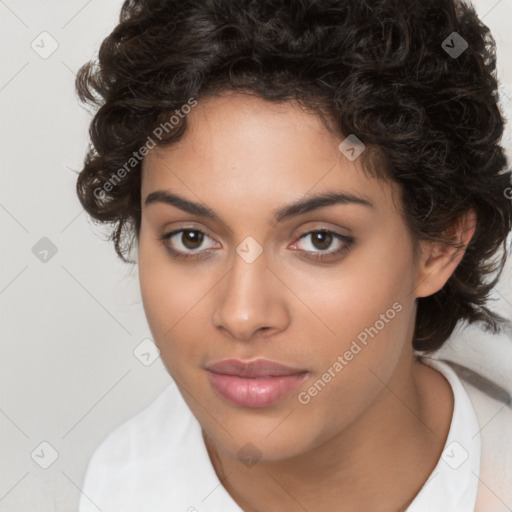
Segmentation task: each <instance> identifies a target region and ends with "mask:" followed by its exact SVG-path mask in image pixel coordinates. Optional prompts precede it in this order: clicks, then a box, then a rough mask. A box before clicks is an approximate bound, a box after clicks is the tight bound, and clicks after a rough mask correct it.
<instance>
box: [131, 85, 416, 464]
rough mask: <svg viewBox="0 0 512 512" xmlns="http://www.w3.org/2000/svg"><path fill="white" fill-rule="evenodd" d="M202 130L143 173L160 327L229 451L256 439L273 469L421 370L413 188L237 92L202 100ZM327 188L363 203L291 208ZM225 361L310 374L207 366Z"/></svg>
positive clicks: (169, 360) (175, 367)
mask: <svg viewBox="0 0 512 512" xmlns="http://www.w3.org/2000/svg"><path fill="white" fill-rule="evenodd" d="M188 123H189V124H188V128H187V132H186V134H185V136H184V138H183V139H182V140H181V141H180V142H178V143H176V144H174V145H172V146H170V147H168V148H165V149H160V148H156V149H154V150H152V151H150V153H149V154H148V156H147V157H146V158H145V161H144V164H143V176H142V223H141V229H140V237H139V276H140V284H141V292H142V298H143V303H144V308H145V312H146V315H147V319H148V323H149V327H150V329H151V332H152V334H153V337H154V340H155V343H156V344H157V346H158V347H159V349H160V351H161V357H162V360H163V362H164V364H165V366H166V367H167V369H168V371H169V373H170V374H171V376H172V377H173V378H174V379H175V381H176V383H177V385H178V388H179V389H180V391H181V393H182V395H183V398H184V399H185V401H186V402H187V404H188V406H189V407H190V409H191V410H192V412H193V413H194V415H195V416H196V418H197V419H198V420H199V422H200V423H201V425H202V427H203V430H204V431H205V432H206V433H207V435H208V436H209V437H210V438H211V439H212V440H213V441H214V442H215V443H216V444H217V446H219V447H221V448H222V449H223V450H224V451H225V453H227V454H229V455H231V456H232V457H234V458H236V457H238V458H241V457H242V456H243V455H244V450H245V449H246V448H244V449H242V448H243V447H244V446H245V445H246V443H248V442H250V443H252V444H253V445H254V446H255V447H256V448H253V449H257V450H258V457H261V458H262V459H266V460H279V459H285V458H289V457H293V456H295V455H299V454H301V453H305V452H307V451H308V450H311V449H312V448H315V447H318V446H320V445H321V444H323V443H324V442H326V441H328V440H329V439H331V438H333V436H335V435H337V434H339V433H340V432H341V431H343V429H345V428H346V427H347V426H348V425H349V424H350V423H352V422H353V421H354V420H356V419H357V418H358V417H360V416H361V415H362V414H363V413H364V411H365V409H366V408H367V407H368V406H369V405H370V404H371V402H372V401H373V400H374V399H375V398H376V397H377V396H378V394H379V393H380V392H381V390H382V389H383V387H384V386H385V384H386V383H387V382H389V381H390V379H391V377H392V375H393V374H394V372H396V371H398V369H399V368H400V367H401V366H402V367H404V365H410V363H411V351H412V348H411V338H412V333H413V326H414V317H415V311H416V310H415V297H416V295H415V286H416V281H417V265H416V261H415V259H414V255H413V245H412V240H411V237H410V234H409V232H408V230H407V228H406V225H405V224H404V222H403V220H402V218H401V216H400V214H399V211H398V210H397V209H396V205H395V203H397V204H398V201H394V199H393V197H398V189H397V188H395V186H394V185H393V186H392V185H390V184H387V183H384V182H381V181H378V180H376V179H374V178H369V177H366V176H365V175H364V173H363V171H362V169H361V161H360V158H356V159H355V160H353V161H352V160H351V159H350V158H348V157H347V156H345V155H348V156H349V157H351V158H352V154H351V152H350V150H349V152H345V154H343V152H342V151H341V150H340V149H339V148H338V146H339V144H340V143H341V142H343V140H344V139H343V138H342V137H338V136H335V135H334V134H332V133H330V132H329V131H327V130H326V128H325V127H324V126H323V125H322V123H321V121H320V120H319V118H318V117H317V116H315V115H312V114H309V113H305V112H304V111H301V110H300V109H299V108H298V107H297V106H296V105H295V104H294V103H286V104H281V105H275V104H271V103H269V102H265V101H264V100H262V99H259V98H256V97H254V96H252V97H249V96H242V95H238V94H233V93H231V94H225V95H223V96H221V97H215V98H212V97H211V98H208V99H204V100H201V101H200V102H199V103H198V104H197V106H196V107H195V108H193V109H192V111H191V112H190V113H189V114H188ZM355 154H356V153H355ZM155 192H161V194H159V195H155V194H154V193H155ZM327 193H330V194H344V195H346V196H353V199H354V198H358V199H357V200H356V199H354V200H347V201H344V202H337V203H334V204H329V205H328V204H326V203H324V204H323V206H321V207H316V208H314V209H309V208H302V209H301V208H292V209H288V208H290V205H292V204H294V203H297V202H304V201H308V200H311V199H312V198H313V197H317V196H321V195H325V194H327ZM151 194H153V195H152V196H151V197H152V200H150V201H149V202H148V203H146V198H148V196H150V195H151ZM165 194H173V195H175V196H179V197H180V198H182V199H183V201H187V203H186V204H191V203H197V204H198V205H201V207H202V208H208V209H209V210H210V211H211V212H213V213H214V216H207V215H201V214H199V213H198V212H196V213H191V212H190V211H186V210H185V209H184V208H180V207H178V206H177V203H176V202H173V201H172V200H170V199H169V200H168V201H166V200H165ZM171 203H173V204H171ZM317 206H318V204H317ZM283 211H285V212H287V214H286V215H285V214H278V213H277V212H283ZM276 215H277V219H276V218H275V216H276ZM180 230H187V231H182V232H180ZM319 231H320V233H319ZM321 231H324V232H323V233H322V232H321ZM171 232H175V234H173V235H172V236H171V237H168V238H167V240H164V241H163V242H162V241H161V240H160V239H161V237H163V236H164V235H166V234H168V233H171ZM171 251H173V252H171ZM174 251H175V253H174ZM185 256H188V257H187V258H185ZM320 256H322V259H318V257H320ZM226 359H238V360H242V361H252V360H256V359H268V360H271V361H273V362H276V363H280V364H283V365H287V366H290V367H292V368H294V369H296V370H298V371H300V372H302V373H301V374H300V375H298V376H297V375H292V376H290V375H288V376H287V377H283V376H282V372H281V373H280V372H275V373H277V374H279V373H280V375H281V377H276V376H274V377H270V378H269V377H267V378H257V379H256V378H252V379H248V378H241V377H233V376H231V377H226V376H219V375H218V374H217V376H216V377H215V375H212V373H211V372H210V371H208V370H207V367H209V366H210V365H212V364H213V363H216V362H219V361H221V360H226ZM261 373H265V370H263V371H262V372H261ZM267 373H270V372H267ZM295 373H297V372H295ZM241 449H242V451H240V450H241ZM245 455H246V454H245Z"/></svg>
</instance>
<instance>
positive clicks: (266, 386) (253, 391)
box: [208, 371, 307, 407]
mask: <svg viewBox="0 0 512 512" xmlns="http://www.w3.org/2000/svg"><path fill="white" fill-rule="evenodd" d="M306 375H307V373H300V374H296V375H281V376H276V377H260V378H252V379H249V378H242V377H235V376H233V375H223V374H219V373H213V372H210V371H209V372H208V376H209V378H210V382H211V384H212V386H213V388H214V389H215V390H216V391H217V392H218V393H219V395H220V396H222V398H224V399H225V400H227V401H228V402H229V403H231V404H233V405H238V406H240V407H265V406H267V405H271V404H273V403H275V402H277V401H278V400H280V399H281V398H283V397H285V396H286V395H288V394H289V393H291V392H292V391H293V390H294V389H296V388H297V387H298V385H299V384H300V383H301V382H302V381H303V380H304V379H305V378H306Z"/></svg>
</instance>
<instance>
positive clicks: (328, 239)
mask: <svg viewBox="0 0 512 512" xmlns="http://www.w3.org/2000/svg"><path fill="white" fill-rule="evenodd" d="M308 237H310V243H309V244H306V245H308V246H309V247H312V248H313V249H310V248H306V249H305V250H304V251H303V252H307V253H310V254H311V256H312V257H313V258H316V259H322V258H325V257H329V256H333V255H337V254H341V253H343V252H345V251H347V250H348V249H349V248H350V246H351V244H352V242H353V239H352V238H350V237H347V236H344V235H340V234H339V233H335V232H333V231H328V230H325V229H321V230H316V231H309V232H308V233H304V234H303V235H302V236H301V237H300V239H299V242H300V241H301V240H305V239H307V238H308ZM334 241H336V242H337V245H338V247H337V248H336V249H331V250H330V251H328V250H327V249H328V248H329V247H330V246H331V245H332V243H333V242H334ZM296 245H297V243H295V244H294V246H296ZM314 249H318V251H315V250H314ZM301 251H302V249H301Z"/></svg>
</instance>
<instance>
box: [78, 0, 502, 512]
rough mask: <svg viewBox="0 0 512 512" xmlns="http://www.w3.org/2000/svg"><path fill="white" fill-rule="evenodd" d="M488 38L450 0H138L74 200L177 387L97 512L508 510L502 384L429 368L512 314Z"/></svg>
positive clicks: (98, 456)
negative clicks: (498, 296)
mask: <svg viewBox="0 0 512 512" xmlns="http://www.w3.org/2000/svg"><path fill="white" fill-rule="evenodd" d="M494 50H495V48H494V42H493V39H492V37H491V35H490V33H489V31H488V29H487V27H485V26H484V25H483V24H482V23H481V22H480V20H479V19H478V18H477V15H476V13H475V11H474V10H473V9H472V8H471V7H469V6H467V5H465V4H458V3H454V2H453V1H452V0H443V1H441V0H436V1H432V2H421V1H415V0H409V1H408V2H401V3H398V2H394V1H392V0H379V1H373V2H369V1H360V0H357V1H356V0H350V1H342V0H316V1H315V0H295V1H294V2H291V1H288V0H275V1H268V2H262V1H254V0H238V1H236V2H234V1H231V0H202V1H197V0H181V1H180V2H175V1H170V0H167V1H161V0H160V1H156V0H139V1H136V0H132V1H130V0H128V1H126V2H125V3H124V5H123V7H122V11H121V16H120V23H119V25H118V26H117V27H116V28H115V29H114V31H113V32H112V33H111V34H110V36H109V37H107V38H106V39H105V41H104V42H103V44H102V47H101V49H100V53H99V65H98V67H95V66H94V65H93V64H92V63H89V64H87V65H85V66H84V67H83V68H82V69H81V70H80V73H79V75H78V79H77V89H78V92H79V95H80V98H81V99H82V100H84V101H91V102H94V103H96V104H97V105H98V106H100V108H99V110H98V112H97V114H96V116H95V118H94V119H93V121H92V125H91V131H90V134H91V139H92V147H91V150H90V151H89V153H88V155H87V158H86V161H85V165H84V169H83V171H82V172H81V174H80V176H79V179H78V183H77V191H78V195H79V198H80V200H81V202H82V204H83V206H84V208H85V209H86V211H87V212H88V213H89V214H90V215H91V216H92V217H93V218H95V219H97V220H98V221H102V222H108V223H112V224H113V227H114V229H113V231H112V240H113V241H114V243H115V248H116V251H117V253H118V254H119V256H120V257H121V258H123V260H125V261H130V260H129V259H128V258H127V254H128V252H129V251H130V250H131V249H132V248H133V247H134V243H133V242H136V244H135V245H136V248H137V258H136V263H137V264H138V269H139V276H140V286H141V293H142V299H143V304H144V310H145V313H146V317H147V320H148V324H149V327H150V329H151V332H152V335H153V338H154V341H155V343H156V345H157V346H158V348H159V350H160V355H161V357H162V360H163V362H164V364H165V366H166V368H167V370H168V372H169V374H170V376H171V377H172V380H173V382H172V383H171V384H170V385H169V387H168V389H167V390H166V391H165V392H164V393H163V394H162V395H161V396H160V397H158V398H157V400H156V401H155V402H154V403H153V404H151V405H150V406H149V407H148V408H147V409H145V410H144V411H142V412H141V413H139V414H138V415H137V416H135V417H134V418H132V419H131V420H130V421H128V422H126V423H125V424H123V425H121V426H120V427H119V428H118V429H117V430H116V431H114V432H113V433H112V434H110V435H109V436H108V438H107V439H106V440H105V441H104V442H103V443H102V445H101V446H100V447H99V448H98V449H97V450H96V452H95V454H94V455H93V457H92V459H91V462H90V464H89V467H88V471H87V475H86V478H85V482H84V488H83V495H82V500H81V503H80V510H81V512H88V511H89V510H98V509H100V510H102V511H103V512H107V511H116V512H117V511H120V510H122V511H123V512H126V511H137V512H142V511H148V512H158V511H164V510H173V511H175V510H183V511H185V510H188V511H193V510H197V511H201V512H202V511H219V512H230V511H239V510H244V511H246V512H260V511H264V512H274V511H304V510H307V511H310V512H311V511H325V510H336V511H340V512H345V511H350V512H356V511H363V510H364V511H368V510H373V511H377V510H378V511H382V512H387V511H389V512H395V511H398V510H400V511H403V510H407V511H409V512H419V511H432V510H437V511H450V512H453V511H460V512H463V511H464V512H466V511H473V510H477V511H479V512H480V511H481V512H483V511H485V512H488V511H491V510H492V511H498V510H510V509H511V508H512V496H511V491H510V488H511V487H512V486H510V485H509V483H510V481H511V480H510V479H511V478H512V468H511V467H512V461H511V457H512V447H511V444H510V432H511V427H512V419H511V418H512V415H511V412H510V408H509V407H508V406H509V405H510V402H509V395H508V394H507V393H510V390H507V389H501V388H500V387H499V385H502V384H503V383H502V382H499V381H497V382H494V383H493V382H490V383H487V384H488V387H487V389H488V390H489V389H490V388H489V385H490V386H491V387H492V389H493V390H494V391H496V390H497V389H498V390H501V394H499V395H498V397H497V395H496V393H490V394H489V392H488V393H486V392H484V391H482V385H481V379H480V380H479V378H478V376H477V377H476V378H475V377H474V374H468V372H467V371H465V370H464V368H463V367H461V366H460V365H450V364H448V363H447V362H443V361H441V360H438V359H436V358H435V357H433V356H434V355H435V353H436V351H438V350H439V349H440V348H441V347H442V346H443V345H444V344H445V342H446V340H447V339H448V338H449V336H450V335H451V334H452V332H453V330H454V328H455V326H456V325H457V324H458V323H459V322H466V323H478V324H480V325H482V326H483V327H485V328H487V329H491V330H493V331H494V332H498V331H499V330H500V329H501V328H502V325H504V324H505V322H506V320H505V319H503V318H501V317H500V316H499V315H497V314H496V313H495V312H492V311H491V310H490V309H489V308H488V307H487V305H486V301H487V298H488V296H489V293H490V292H491V290H492V288H493V287H494V285H495V284H496V282H497V280H498V278H499V275H500V273H501V270H502V269H503V265H504V263H505V258H506V239H507V235H508V234H509V232H510V230H511V221H512V205H511V202H510V200H509V197H508V191H509V190H510V187H511V173H510V172H509V171H507V172H505V171H506V164H507V161H506V158H505V156H504V152H503V149H502V147H501V146H500V138H501V136H502V133H503V118H502V115H501V113H500V111H499V108H498V106H497V80H496V77H495V71H494V70H495V56H494ZM502 248H504V249H505V250H504V252H503V254H502V255H501V258H497V256H499V251H500V249H502ZM491 277H492V279H491ZM468 375H472V376H471V377H470V376H468ZM496 406H499V407H501V410H502V411H501V414H497V415H495V417H494V418H492V421H491V423H492V426H491V427H489V428H487V429H486V428H484V427H486V422H487V421H488V420H489V416H488V412H489V410H491V409H492V407H496ZM496 432H497V433H498V437H496V436H495V434H496ZM507 436H508V437H507ZM493 443H494V444H493Z"/></svg>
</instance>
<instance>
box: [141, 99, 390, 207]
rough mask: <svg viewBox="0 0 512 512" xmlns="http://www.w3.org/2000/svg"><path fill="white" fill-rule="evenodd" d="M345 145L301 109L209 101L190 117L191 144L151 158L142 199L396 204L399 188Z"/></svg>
mask: <svg viewBox="0 0 512 512" xmlns="http://www.w3.org/2000/svg"><path fill="white" fill-rule="evenodd" d="M344 138H345V137H344V136H342V135H341V134H340V135H338V134H336V132H335V131H329V130H328V129H327V128H326V127H325V126H324V124H323V123H322V121H321V119H320V117H319V116H318V115H315V114H314V113H311V112H309V111H306V110H305V109H304V108H303V107H301V106H300V105H298V104H297V103H296V102H291V101H290V102H286V103H272V102H269V101H266V100H263V99H261V98H259V97H256V96H248V95H243V94H237V93H233V92H230V93H225V94H223V95H221V96H215V97H208V98H204V99H202V100H200V101H199V102H198V104H197V106H195V107H194V108H193V109H192V110H191V112H190V113H189V114H188V115H187V129H186V132H185V134H184V136H183V138H182V139H181V140H180V141H179V142H176V143H173V144H171V145H170V146H167V147H164V148H160V147H157V148H155V149H153V150H151V151H150V153H149V154H148V155H147V156H146V157H145V160H144V163H143V176H142V198H143V200H144V198H145V197H146V196H147V195H148V194H149V193H151V192H153V191H155V190H168V191H175V192H176V193H179V194H180V195H182V196H185V197H188V198H190V199H191V200H194V201H197V200H202V201H204V202H208V203H209V204H212V203H215V201H216V198H217V199H218V200H219V201H224V202H226V201H228V202H229V204H230V205H231V206H232V207H233V208H237V207H238V208H244V209H247V208H248V207H249V206H250V205H252V206H254V207H255V208H256V207H257V208H270V209H272V210H275V205H276V204H282V203H283V202H288V201H291V200H295V199H297V198H299V197H301V196H304V195H306V194H317V193H321V192H325V191H333V190H335V191H342V192H345V193H349V194H350V193H351V194H354V195H362V194H363V193H364V195H365V196H366V197H368V196H373V199H375V202H377V203H378V202H379V196H381V197H380V201H381V202H382V201H387V200H391V199H392V197H391V196H392V195H393V192H394V191H393V189H394V188H396V187H394V186H393V185H392V184H390V183H386V182H382V181H380V180H377V179H376V178H372V177H370V176H368V175H367V174H366V173H364V172H363V170H362V159H361V158H359V159H356V160H354V161H350V160H349V159H348V158H346V156H344V154H342V152H341V151H340V150H339V148H338V146H339V144H340V143H341V142H342V141H343V140H344Z"/></svg>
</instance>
